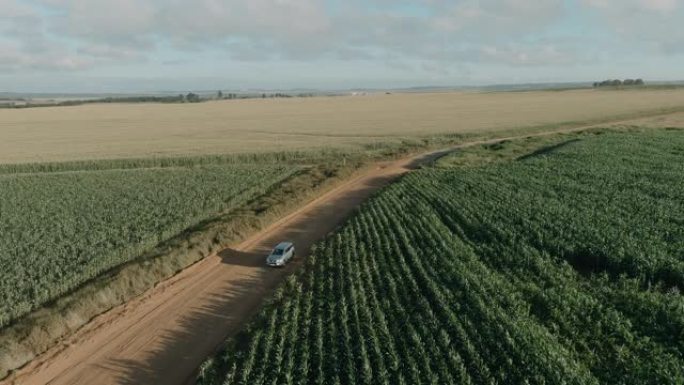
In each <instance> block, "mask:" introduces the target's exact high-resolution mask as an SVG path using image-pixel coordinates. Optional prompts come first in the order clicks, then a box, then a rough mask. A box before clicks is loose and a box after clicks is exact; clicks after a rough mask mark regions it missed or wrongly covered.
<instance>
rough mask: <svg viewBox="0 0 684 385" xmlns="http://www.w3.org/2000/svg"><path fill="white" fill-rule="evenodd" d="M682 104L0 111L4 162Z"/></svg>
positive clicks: (614, 99) (416, 130)
mask: <svg viewBox="0 0 684 385" xmlns="http://www.w3.org/2000/svg"><path fill="white" fill-rule="evenodd" d="M682 106H684V90H662V91H661V90H641V91H600V90H578V91H564V92H550V91H538V92H499V93H432V94H392V95H384V94H382V95H368V96H356V97H352V96H345V97H317V98H295V99H266V100H260V99H253V100H229V101H220V102H207V103H200V104H182V105H179V104H95V105H84V106H76V107H46V108H33V109H18V110H0V163H22V162H36V161H61V160H75V159H102V158H128V157H145V156H169V155H196V154H207V153H226V152H231V153H235V152H242V153H244V152H266V151H274V150H277V151H287V150H305V149H311V148H322V147H328V146H335V147H350V146H359V145H363V144H369V143H373V142H378V141H381V142H387V141H392V140H398V139H400V138H405V137H422V136H430V135H439V134H449V133H451V134H453V133H472V132H488V131H495V130H503V129H510V128H520V127H529V126H543V125H557V124H562V123H567V122H589V121H596V120H602V119H607V118H611V117H618V116H634V115H638V114H640V113H652V112H654V111H657V110H663V109H668V108H675V107H682Z"/></svg>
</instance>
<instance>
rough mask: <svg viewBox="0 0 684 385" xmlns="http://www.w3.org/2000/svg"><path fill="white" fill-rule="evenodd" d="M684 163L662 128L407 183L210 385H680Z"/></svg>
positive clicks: (289, 292)
mask: <svg viewBox="0 0 684 385" xmlns="http://www.w3.org/2000/svg"><path fill="white" fill-rule="evenodd" d="M683 159H684V131H675V130H671V131H666V130H661V131H654V132H651V133H627V134H625V133H622V134H617V133H609V134H603V135H596V136H591V137H586V138H583V139H582V140H578V141H570V142H567V143H565V144H561V145H557V146H554V147H553V148H550V149H548V151H537V152H536V153H534V154H532V155H531V156H526V157H522V158H519V159H517V160H515V161H511V162H505V163H498V164H494V165H489V166H483V167H470V168H443V167H442V168H438V167H434V168H425V169H423V170H419V171H416V172H414V173H412V174H409V175H408V176H406V177H405V178H403V179H402V180H401V181H400V182H398V183H396V184H394V185H391V186H390V187H388V188H386V189H385V190H384V191H383V192H382V193H381V194H379V195H378V196H376V197H375V198H373V199H371V201H369V202H368V203H366V204H365V205H363V206H362V207H361V208H360V210H359V211H358V213H357V214H356V215H355V216H354V217H353V218H352V219H350V220H349V221H348V222H347V224H346V225H345V226H343V227H342V228H341V229H340V230H339V231H338V232H336V233H335V234H333V235H331V236H330V237H329V238H328V239H327V240H326V241H325V242H323V243H322V244H320V245H319V246H318V247H317V248H316V249H315V250H314V252H313V254H312V255H311V256H310V257H309V259H308V261H307V266H306V268H305V269H304V270H303V271H302V272H301V274H299V275H297V276H295V277H292V278H291V279H289V280H288V281H287V283H286V284H285V285H284V286H283V287H282V288H280V289H279V291H278V292H277V294H276V295H275V296H274V298H272V300H271V301H270V303H269V304H268V305H267V306H265V307H264V309H263V310H262V311H261V313H260V314H259V315H258V316H257V317H256V318H255V319H254V320H253V321H252V323H251V324H250V325H249V326H248V327H247V328H246V329H245V330H243V331H242V332H241V333H240V334H238V335H237V336H236V337H234V338H232V339H231V340H230V341H228V343H227V345H226V346H227V347H226V348H225V349H224V350H223V351H222V352H221V353H219V354H218V355H216V356H214V357H212V358H210V359H209V360H207V361H206V362H205V363H204V364H203V365H202V367H201V368H200V373H199V378H198V381H199V383H201V384H204V385H209V384H244V385H247V384H249V385H260V384H387V385H389V384H407V385H408V384H410V385H414V384H635V385H637V384H654V385H655V384H682V383H684V298H683V297H682V294H681V290H682V289H683V288H684V161H683Z"/></svg>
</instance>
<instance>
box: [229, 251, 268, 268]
mask: <svg viewBox="0 0 684 385" xmlns="http://www.w3.org/2000/svg"><path fill="white" fill-rule="evenodd" d="M267 254H268V252H264V253H254V252H245V251H239V250H235V249H231V248H228V249H224V250H221V252H219V253H218V256H219V258H221V263H224V264H226V265H236V266H248V267H260V266H266V256H267Z"/></svg>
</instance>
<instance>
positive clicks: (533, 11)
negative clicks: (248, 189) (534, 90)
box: [0, 0, 684, 76]
mask: <svg viewBox="0 0 684 385" xmlns="http://www.w3.org/2000/svg"><path fill="white" fill-rule="evenodd" d="M681 8H682V0H577V1H576V2H567V1H565V0H542V1H540V0H458V1H455V0H419V1H410V0H336V1H334V0H193V1H190V2H188V1H187V0H146V1H137V0H115V1H112V0H32V1H31V2H26V1H22V0H0V10H1V12H0V48H1V49H0V69H4V70H7V69H9V70H11V71H23V72H30V71H33V70H36V71H38V70H40V71H43V72H49V71H51V70H55V71H57V70H59V71H66V70H71V71H76V72H78V71H84V70H88V71H100V73H106V70H107V69H108V68H110V67H111V68H114V67H116V68H117V69H120V68H126V66H129V67H127V68H132V69H131V70H130V71H129V73H134V72H135V70H133V69H135V68H141V67H145V66H147V65H149V66H154V65H158V66H161V67H164V66H167V67H169V68H170V67H173V70H176V69H179V70H181V71H182V70H183V69H185V70H186V71H188V72H190V71H192V69H191V68H192V66H193V64H195V65H197V64H202V63H200V61H201V60H215V61H217V62H220V61H223V62H225V63H233V64H235V63H237V64H235V65H240V66H242V65H243V64H244V67H249V66H251V65H253V64H255V63H266V64H271V65H272V67H273V68H275V67H278V64H275V65H274V64H273V63H285V62H287V63H300V64H301V63H343V64H340V65H341V66H342V65H346V66H347V68H350V67H351V66H352V65H354V66H357V68H371V67H373V68H387V69H388V70H389V71H395V72H397V73H401V72H402V71H403V73H405V74H407V76H409V75H410V76H414V75H415V74H429V75H435V74H439V75H442V76H451V75H452V74H454V73H468V71H469V70H470V69H468V68H466V67H468V66H470V67H472V68H476V67H484V66H489V67H491V68H512V69H514V70H516V71H520V70H521V68H524V67H528V68H532V70H530V72H533V71H534V70H536V69H538V68H542V67H544V68H547V69H562V68H567V67H571V66H575V65H583V64H585V63H588V62H591V61H592V60H594V59H596V52H604V53H605V54H606V56H607V57H609V56H611V55H612V56H613V57H616V56H619V55H620V54H622V53H624V52H631V51H633V50H644V51H649V50H650V51H652V52H661V53H662V52H667V53H676V52H679V51H681V50H684V44H682V43H684V29H682V28H680V26H679V24H680V21H681V20H682V13H681V11H682V9H681ZM46 9H47V10H46ZM569 9H571V10H572V11H573V12H568V10H569ZM576 12H579V13H581V14H582V15H581V16H582V17H577V16H576V15H574V16H573V13H576ZM586 14H590V15H594V16H599V17H593V18H592V17H589V18H584V16H586ZM573 17H574V18H575V19H572V18H573ZM569 20H572V21H577V22H587V20H592V21H591V22H594V23H595V24H593V25H586V26H577V28H576V29H573V28H572V27H570V28H568V26H567V24H568V21H569ZM559 26H560V27H559ZM580 27H588V28H589V30H590V31H592V32H593V31H597V30H598V31H602V32H606V31H607V29H608V28H609V29H611V30H612V31H609V32H607V34H610V36H609V37H606V36H589V35H588V34H587V36H583V35H582V32H581V28H580ZM563 28H565V29H563ZM616 41H619V44H615V43H616ZM211 55H213V56H211ZM320 67H321V68H322V67H323V66H320ZM189 68H190V70H189ZM264 68H265V67H264ZM454 68H458V70H454ZM472 68H471V69H472ZM321 71H323V69H321ZM124 72H125V71H124ZM350 72H353V71H350ZM558 72H562V71H558ZM331 76H334V74H331Z"/></svg>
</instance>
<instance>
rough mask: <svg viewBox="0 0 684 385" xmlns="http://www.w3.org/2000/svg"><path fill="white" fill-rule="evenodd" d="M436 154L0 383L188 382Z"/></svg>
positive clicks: (191, 277) (241, 248) (389, 169)
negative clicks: (293, 277) (289, 254)
mask: <svg viewBox="0 0 684 385" xmlns="http://www.w3.org/2000/svg"><path fill="white" fill-rule="evenodd" d="M586 128H588V127H583V128H574V129H570V130H564V131H566V132H567V131H573V130H578V129H586ZM545 134H549V133H545ZM538 135H544V134H538ZM525 136H529V135H525ZM515 138H516V137H510V138H500V139H497V140H493V141H478V142H471V143H468V144H464V145H461V146H458V147H455V148H459V147H465V146H469V145H474V144H482V143H487V142H495V141H498V140H504V139H515ZM444 152H445V151H439V152H432V153H428V154H423V155H421V156H414V157H409V158H405V159H401V160H398V161H393V162H386V163H383V164H379V165H377V166H376V167H374V168H372V169H369V170H366V171H364V172H362V173H360V174H359V175H357V176H356V177H354V178H353V179H351V180H349V181H347V182H345V183H343V184H342V185H340V186H338V187H337V188H335V189H333V190H331V191H329V192H328V193H326V194H324V195H322V196H320V197H319V198H317V199H316V200H314V201H312V202H310V203H308V204H307V205H305V206H304V207H302V208H300V209H299V210H297V211H296V212H294V213H292V214H290V215H289V216H287V217H285V218H283V219H281V220H280V221H278V222H276V223H274V224H273V225H271V226H270V227H269V228H267V229H265V230H264V231H262V232H260V233H257V234H255V235H254V236H252V237H251V238H250V239H248V240H246V241H245V242H243V243H242V244H239V245H237V246H236V247H235V248H233V249H226V250H224V251H222V252H221V253H219V254H218V255H214V256H211V257H208V258H206V259H204V260H202V261H201V262H198V263H197V264H195V265H193V266H191V267H189V268H188V269H186V270H184V271H183V272H181V273H179V274H178V275H176V276H175V277H173V278H171V279H169V280H167V281H165V282H163V283H161V284H159V285H157V287H155V288H154V289H151V290H149V291H148V292H147V293H145V294H144V295H143V296H141V297H138V298H136V299H134V300H133V301H131V302H129V303H127V304H124V305H121V306H119V307H117V308H114V309H112V310H111V311H109V312H107V313H105V314H103V315H101V316H99V317H97V318H95V319H94V320H93V321H92V322H90V323H89V324H88V325H86V326H85V327H84V328H82V329H81V330H80V331H79V332H77V333H76V334H75V335H73V336H71V337H69V338H67V339H66V340H65V342H63V343H62V344H60V345H59V346H57V347H55V348H53V349H51V350H50V351H48V352H47V353H45V354H43V355H42V356H40V357H38V358H37V359H36V360H34V361H33V362H32V363H30V364H28V365H27V366H26V367H24V368H22V369H21V370H19V371H17V372H16V373H14V374H13V375H11V376H10V377H9V378H7V379H6V380H5V381H0V384H28V385H33V384H35V385H38V384H53V385H62V384H63V385H76V384H88V385H91V384H97V385H108V384H164V385H174V384H187V383H192V382H193V378H194V374H195V369H196V368H197V367H198V365H199V364H200V363H201V362H202V361H203V360H204V359H205V358H206V357H207V356H208V355H209V354H211V353H212V352H214V351H215V349H216V348H217V346H218V345H219V344H220V343H221V342H222V341H223V340H224V339H225V338H226V337H227V336H229V335H231V334H232V333H235V332H236V331H238V330H239V328H240V327H241V326H242V325H244V323H245V322H246V321H247V320H248V319H249V318H250V316H252V315H253V314H254V313H255V311H257V310H258V309H259V306H260V304H261V302H262V300H263V299H264V298H265V297H266V296H267V294H268V293H270V292H271V291H272V290H273V289H274V288H275V287H276V286H277V285H278V284H279V283H280V282H282V281H283V279H284V277H285V276H286V275H287V274H289V273H291V272H292V271H293V270H294V269H296V268H297V267H298V266H299V265H301V263H302V260H303V259H304V257H306V254H307V252H308V251H309V249H310V247H311V246H312V245H313V244H314V243H315V242H317V241H319V240H321V239H322V238H323V237H325V235H326V234H328V233H329V232H330V231H332V230H334V229H335V227H336V226H338V225H339V224H340V223H341V222H342V221H343V220H344V219H345V218H347V217H348V216H349V215H350V213H351V212H352V211H353V210H354V209H355V208H356V207H357V206H358V205H359V204H360V203H362V202H363V201H364V200H366V199H367V198H368V197H369V196H370V195H371V194H373V193H374V192H375V191H377V190H378V189H380V188H381V187H383V186H385V185H387V184H389V183H390V182H392V181H394V180H395V179H397V178H398V177H399V176H401V175H402V174H404V173H406V172H408V171H409V170H411V169H412V168H415V167H416V166H418V165H420V164H422V163H424V162H426V161H430V160H432V159H434V158H435V157H437V156H439V155H441V154H443V153H444ZM282 240H291V241H294V242H295V244H296V245H297V247H298V250H299V253H298V257H297V259H296V260H295V261H294V262H293V263H291V264H290V265H288V267H287V268H285V269H272V268H267V267H265V266H264V256H265V255H266V254H267V251H268V250H269V249H270V248H271V247H272V246H273V245H275V244H276V243H278V242H279V241H282Z"/></svg>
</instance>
